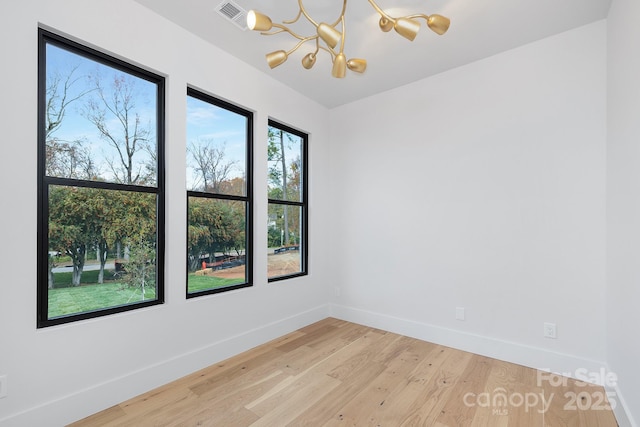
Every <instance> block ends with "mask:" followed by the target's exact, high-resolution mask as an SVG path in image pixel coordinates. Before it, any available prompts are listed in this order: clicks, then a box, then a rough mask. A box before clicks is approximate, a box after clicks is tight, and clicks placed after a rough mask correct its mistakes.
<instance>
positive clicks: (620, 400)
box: [606, 385, 638, 427]
mask: <svg viewBox="0 0 640 427" xmlns="http://www.w3.org/2000/svg"><path fill="white" fill-rule="evenodd" d="M606 389H607V392H608V393H610V394H608V396H610V399H611V397H613V399H615V401H616V403H615V405H614V409H613V413H614V414H616V421H618V425H619V426H620V427H638V424H637V423H636V422H635V420H634V419H633V416H632V415H631V413H630V412H629V411H628V410H627V408H629V407H630V406H629V405H627V402H626V400H625V399H624V396H623V394H622V392H621V391H620V388H618V386H617V385H616V386H615V387H606ZM612 405H613V404H612Z"/></svg>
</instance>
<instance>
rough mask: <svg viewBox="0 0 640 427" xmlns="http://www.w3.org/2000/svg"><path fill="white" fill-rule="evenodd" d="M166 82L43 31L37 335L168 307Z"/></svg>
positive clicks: (39, 112)
mask: <svg viewBox="0 0 640 427" xmlns="http://www.w3.org/2000/svg"><path fill="white" fill-rule="evenodd" d="M163 132H164V80H163V78H162V77H160V76H157V75H155V74H152V73H150V72H148V71H145V70H143V69H141V68H139V67H136V66H133V65H131V64H127V63H125V62H123V61H121V60H119V59H116V58H112V57H110V56H108V55H105V54H104V53H101V52H98V51H95V50H93V49H90V48H87V47H85V46H82V45H80V44H78V43H76V42H72V41H69V40H66V39H64V38H62V37H60V36H58V35H55V34H53V33H50V32H47V31H45V30H39V74H38V146H39V148H38V327H45V326H51V325H56V324H60V323H66V322H71V321H75V320H80V319H86V318H91V317H97V316H103V315H107V314H112V313H116V312H121V311H125V310H132V309H136V308H140V307H145V306H150V305H155V304H160V303H162V302H163V301H164V288H163V269H164V268H163V261H164V260H163V258H164V250H163V244H164V166H163V165H164V154H163V144H164V141H163V138H164V136H163Z"/></svg>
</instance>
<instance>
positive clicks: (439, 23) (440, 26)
mask: <svg viewBox="0 0 640 427" xmlns="http://www.w3.org/2000/svg"><path fill="white" fill-rule="evenodd" d="M449 24H451V21H450V20H449V18H447V17H445V16H442V15H437V14H434V15H431V16H429V18H428V19H427V26H428V27H429V28H430V29H431V30H432V31H433V32H434V33H436V34H439V35H443V34H444V33H446V32H447V30H448V29H449Z"/></svg>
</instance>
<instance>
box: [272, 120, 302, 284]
mask: <svg viewBox="0 0 640 427" xmlns="http://www.w3.org/2000/svg"><path fill="white" fill-rule="evenodd" d="M307 139H308V138H307V135H306V134H304V133H302V132H300V131H297V130H295V129H292V128H289V127H287V126H284V125H281V124H279V123H276V122H274V121H272V120H269V131H268V148H267V160H268V174H269V175H268V197H269V208H268V214H269V217H268V223H267V230H268V237H267V276H268V278H269V281H275V280H282V279H287V278H290V277H297V276H303V275H306V274H307Z"/></svg>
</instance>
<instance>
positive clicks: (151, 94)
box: [46, 44, 300, 190]
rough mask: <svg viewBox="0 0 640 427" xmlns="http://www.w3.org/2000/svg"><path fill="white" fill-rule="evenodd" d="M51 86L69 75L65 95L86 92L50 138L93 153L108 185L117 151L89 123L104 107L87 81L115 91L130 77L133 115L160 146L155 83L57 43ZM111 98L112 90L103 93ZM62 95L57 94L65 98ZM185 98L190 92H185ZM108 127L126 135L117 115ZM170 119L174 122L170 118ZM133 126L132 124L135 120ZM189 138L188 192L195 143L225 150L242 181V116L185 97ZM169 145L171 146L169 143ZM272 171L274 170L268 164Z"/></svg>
mask: <svg viewBox="0 0 640 427" xmlns="http://www.w3.org/2000/svg"><path fill="white" fill-rule="evenodd" d="M46 55H47V87H50V85H51V82H52V78H53V76H56V75H58V76H59V77H60V78H61V79H62V82H61V84H63V83H64V80H65V79H66V78H67V76H69V75H71V76H72V81H73V84H72V85H71V86H70V87H69V89H68V91H67V96H68V98H74V97H76V96H78V95H79V94H81V93H82V92H87V93H86V94H85V95H83V96H82V97H81V98H79V99H77V100H75V101H73V102H72V103H71V104H69V106H68V108H67V110H66V112H65V116H64V119H63V121H62V125H61V126H60V128H59V129H57V130H56V131H55V132H54V133H53V134H52V136H54V137H56V138H58V139H60V140H63V141H67V142H71V141H80V143H81V145H82V146H83V147H86V148H87V149H88V150H89V152H90V153H91V158H92V160H93V161H94V162H95V164H96V166H97V169H98V170H99V172H100V176H101V178H103V179H106V180H109V181H110V180H113V179H114V176H113V173H112V172H111V171H110V168H109V166H108V161H109V160H111V161H114V160H115V161H117V159H118V156H117V151H116V150H115V148H114V147H113V146H112V145H110V143H109V142H108V141H107V140H106V139H105V138H103V137H102V136H101V135H100V133H99V132H98V130H97V128H96V126H95V124H93V123H91V122H90V121H89V119H88V118H87V115H86V111H87V105H88V103H89V102H90V101H92V100H93V101H98V105H100V107H101V108H103V107H104V104H100V102H101V101H100V100H99V98H98V96H97V91H95V90H93V91H88V89H90V88H92V87H93V86H91V81H90V79H89V76H100V79H101V82H102V83H103V86H104V87H105V88H111V83H112V82H113V81H114V78H116V77H118V76H122V75H126V76H128V77H127V78H128V79H129V81H130V82H132V83H133V87H134V90H133V94H134V95H133V98H132V100H133V103H134V105H135V109H134V112H135V113H136V114H138V115H139V116H140V118H141V123H142V125H144V126H146V127H147V128H148V129H149V130H150V132H151V134H150V139H151V142H152V144H156V137H157V132H156V128H157V123H156V122H157V119H156V105H157V87H156V85H155V84H154V83H153V82H149V81H147V80H145V79H142V78H139V77H136V76H133V75H130V74H126V73H124V74H123V72H122V71H120V70H118V69H116V68H113V67H110V66H107V65H104V64H102V63H99V62H97V61H94V60H92V59H89V58H86V57H85V56H82V55H78V54H76V53H74V52H71V51H68V50H66V49H63V48H60V47H58V46H56V45H54V44H47V50H46ZM105 93H107V94H110V93H113V90H111V91H109V90H107V91H105ZM61 94H62V91H61V90H59V91H58V95H61ZM185 96H187V95H186V88H185ZM105 119H106V123H107V126H108V127H109V129H110V131H111V133H112V134H113V135H116V136H121V135H122V134H123V127H122V125H121V123H120V122H118V121H117V119H116V118H115V116H113V115H110V114H107V115H106V116H105ZM166 120H171V118H166ZM131 122H132V121H131ZM186 123H187V134H186V135H185V141H184V142H183V143H184V144H185V165H186V180H187V189H188V190H191V189H195V188H196V186H197V184H198V182H197V174H196V172H195V170H194V160H193V157H192V156H191V155H190V154H189V153H188V150H187V147H189V146H191V145H192V144H210V145H212V146H213V147H215V148H218V149H223V150H224V153H225V161H229V162H233V163H234V167H233V169H232V171H231V173H230V178H236V177H244V176H245V175H246V141H247V134H246V131H247V118H246V117H245V116H243V115H241V114H237V113H235V112H232V111H229V110H226V109H224V108H221V107H218V106H216V105H213V104H211V103H208V102H204V101H202V100H200V99H197V98H194V97H191V96H187V111H186ZM292 137H293V138H294V141H296V142H294V143H286V144H285V145H286V148H285V150H286V151H287V152H286V157H287V163H290V162H291V161H292V160H294V159H296V158H297V157H298V156H299V155H300V142H299V141H300V139H299V138H298V137H297V136H295V135H292ZM166 143H168V142H166ZM255 143H265V144H266V143H267V135H265V137H264V139H263V140H262V139H261V140H258V141H256V142H255ZM150 160H151V156H150V154H149V153H146V152H144V151H139V152H138V153H136V154H135V156H134V161H136V162H137V164H138V166H141V165H144V164H145V163H147V162H149V161H150ZM270 166H271V165H270Z"/></svg>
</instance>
